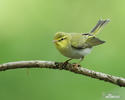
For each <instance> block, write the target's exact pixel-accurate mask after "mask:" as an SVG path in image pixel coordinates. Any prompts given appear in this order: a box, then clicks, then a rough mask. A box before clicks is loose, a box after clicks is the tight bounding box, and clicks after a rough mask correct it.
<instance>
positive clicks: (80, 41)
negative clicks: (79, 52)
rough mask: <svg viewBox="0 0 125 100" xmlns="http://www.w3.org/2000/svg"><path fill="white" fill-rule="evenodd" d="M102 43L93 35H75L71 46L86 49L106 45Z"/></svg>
mask: <svg viewBox="0 0 125 100" xmlns="http://www.w3.org/2000/svg"><path fill="white" fill-rule="evenodd" d="M104 42H105V41H102V40H100V39H98V38H96V37H94V36H92V35H91V34H88V33H86V34H73V35H72V39H71V46H72V47H74V48H76V49H84V48H91V47H93V46H96V45H99V44H102V43H104Z"/></svg>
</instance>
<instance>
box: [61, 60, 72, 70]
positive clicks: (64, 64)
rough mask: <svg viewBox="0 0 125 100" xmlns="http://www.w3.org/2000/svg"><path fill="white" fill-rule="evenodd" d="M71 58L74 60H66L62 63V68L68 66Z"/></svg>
mask: <svg viewBox="0 0 125 100" xmlns="http://www.w3.org/2000/svg"><path fill="white" fill-rule="evenodd" d="M70 60H72V59H68V60H66V61H65V62H64V63H63V64H62V65H61V69H64V68H65V67H66V66H67V64H68V63H69V61H70Z"/></svg>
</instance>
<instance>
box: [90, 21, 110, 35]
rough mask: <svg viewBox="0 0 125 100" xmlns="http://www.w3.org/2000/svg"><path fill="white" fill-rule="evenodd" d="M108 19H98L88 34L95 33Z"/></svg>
mask: <svg viewBox="0 0 125 100" xmlns="http://www.w3.org/2000/svg"><path fill="white" fill-rule="evenodd" d="M109 21H110V20H109V19H106V20H99V21H98V23H97V24H96V26H95V27H94V28H93V29H92V30H91V32H90V34H92V35H96V34H97V33H99V31H100V30H101V29H102V28H103V27H104V26H105V25H106V24H107V23H108V22H109Z"/></svg>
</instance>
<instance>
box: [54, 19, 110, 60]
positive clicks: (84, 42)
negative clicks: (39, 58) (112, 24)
mask: <svg viewBox="0 0 125 100" xmlns="http://www.w3.org/2000/svg"><path fill="white" fill-rule="evenodd" d="M108 22H109V19H106V20H99V21H98V23H97V24H96V26H95V27H94V28H93V29H92V30H91V31H90V32H89V33H65V32H57V33H56V34H55V37H54V40H53V41H54V44H55V46H56V48H57V49H58V50H59V51H60V53H61V54H62V55H64V56H66V57H68V58H70V59H69V60H71V59H81V60H80V62H81V61H82V60H83V58H84V56H86V55H87V54H89V53H90V52H91V50H92V48H93V47H94V46H97V45H100V44H103V43H105V41H102V40H100V39H99V38H97V37H95V36H96V35H97V33H99V31H100V30H101V29H102V28H103V27H104V25H106V24H107V23H108ZM69 60H67V61H69Z"/></svg>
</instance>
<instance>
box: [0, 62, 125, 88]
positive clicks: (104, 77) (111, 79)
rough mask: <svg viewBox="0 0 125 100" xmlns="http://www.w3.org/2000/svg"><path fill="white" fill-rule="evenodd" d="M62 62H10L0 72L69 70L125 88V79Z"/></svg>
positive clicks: (2, 65) (1, 67) (0, 67)
mask: <svg viewBox="0 0 125 100" xmlns="http://www.w3.org/2000/svg"><path fill="white" fill-rule="evenodd" d="M62 65H64V64H63V63H62V62H52V61H39V60H34V61H17V62H9V63H4V64H1V65H0V71H5V70H9V69H17V68H51V69H59V70H62V69H63V70H67V71H70V72H74V73H77V74H82V75H85V76H89V77H92V78H96V79H99V80H104V81H107V82H110V83H113V84H115V85H118V86H120V87H125V78H122V77H117V76H112V75H109V74H105V73H101V72H96V71H93V70H89V69H86V68H83V67H74V65H73V64H70V63H68V64H65V65H64V66H62Z"/></svg>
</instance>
